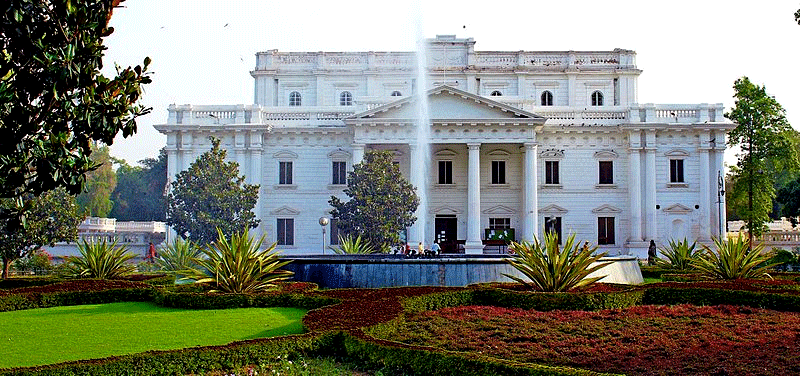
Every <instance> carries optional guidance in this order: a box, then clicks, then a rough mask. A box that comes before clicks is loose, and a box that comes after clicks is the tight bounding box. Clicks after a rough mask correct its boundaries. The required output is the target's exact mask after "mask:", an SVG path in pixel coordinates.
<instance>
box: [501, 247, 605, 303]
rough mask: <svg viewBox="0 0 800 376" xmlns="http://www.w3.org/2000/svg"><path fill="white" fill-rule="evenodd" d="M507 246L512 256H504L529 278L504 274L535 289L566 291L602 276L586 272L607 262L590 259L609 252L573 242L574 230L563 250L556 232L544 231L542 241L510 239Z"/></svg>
mask: <svg viewBox="0 0 800 376" xmlns="http://www.w3.org/2000/svg"><path fill="white" fill-rule="evenodd" d="M509 249H510V250H511V251H512V252H513V253H514V257H512V258H509V259H507V260H508V263H509V264H511V266H513V267H514V268H516V269H517V270H519V271H520V272H521V273H522V274H524V275H525V276H526V277H527V278H528V280H525V279H522V278H519V277H516V276H512V275H508V274H504V275H505V276H506V277H508V278H511V279H513V280H515V281H517V282H520V283H522V284H524V285H526V286H528V287H531V288H533V289H535V290H537V291H546V292H557V291H569V290H571V289H574V288H578V287H584V286H589V285H591V284H593V283H595V282H597V281H599V280H600V279H603V278H604V277H605V276H602V277H592V278H589V277H588V275H589V274H591V273H592V272H594V271H596V270H599V269H601V268H603V267H605V266H606V265H609V264H610V262H605V263H598V264H597V265H594V266H592V263H594V262H595V261H598V260H600V258H602V257H605V256H606V255H607V254H608V253H607V252H603V253H601V254H598V255H594V254H593V253H594V251H595V250H596V249H597V247H596V246H595V247H593V248H591V249H590V248H589V247H587V246H583V247H581V245H580V243H576V242H575V234H572V235H570V236H569V237H568V238H567V240H566V242H565V244H564V248H563V250H562V249H561V245H560V244H559V238H558V235H557V234H556V233H554V232H547V233H545V235H544V243H539V241H538V240H536V239H534V242H533V243H528V242H525V241H522V242H520V243H517V242H512V243H511V246H510V247H509Z"/></svg>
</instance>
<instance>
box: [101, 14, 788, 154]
mask: <svg viewBox="0 0 800 376" xmlns="http://www.w3.org/2000/svg"><path fill="white" fill-rule="evenodd" d="M423 2H424V4H423ZM122 6H123V8H119V9H116V10H115V11H114V15H113V17H112V19H111V26H113V27H114V29H115V32H114V34H112V35H111V36H110V37H108V38H107V39H106V43H105V45H106V46H107V47H108V50H107V51H106V57H105V59H104V64H105V68H104V71H105V72H106V74H111V73H113V72H114V67H115V65H119V66H122V67H126V66H133V65H137V64H141V63H142V61H143V60H144V58H145V57H146V56H149V57H150V58H151V59H152V61H153V62H152V64H151V65H150V68H149V71H150V72H152V79H153V83H152V84H149V85H146V86H145V88H144V95H143V98H142V101H141V103H142V104H143V105H145V106H147V107H152V112H151V113H150V114H149V115H146V116H144V117H141V118H139V119H138V132H137V133H136V134H135V135H134V136H132V137H129V138H127V139H123V138H122V137H121V136H120V137H117V139H116V140H115V141H114V144H113V145H112V146H111V153H112V155H113V156H115V157H117V158H122V159H125V160H126V161H128V163H135V162H137V161H140V160H142V159H145V158H154V157H156V156H157V155H158V151H159V150H160V149H161V148H163V147H164V145H165V143H166V136H164V135H161V134H160V133H158V131H156V130H155V129H154V128H153V125H154V124H164V123H166V122H167V107H168V106H169V105H170V104H173V103H174V104H194V105H221V104H250V103H253V79H252V77H251V76H250V71H251V70H252V69H253V68H254V67H255V54H256V53H257V52H259V51H266V50H271V49H278V50H279V51H331V52H335V51H412V50H414V47H415V43H416V38H417V35H418V34H419V29H420V28H421V30H422V34H423V35H425V37H427V38H433V37H435V36H436V35H437V34H455V35H456V36H457V37H458V38H474V39H475V42H476V44H475V50H476V51H520V50H524V51H568V50H574V51H586V50H612V49H614V48H623V49H630V50H634V51H636V53H637V56H636V60H637V66H638V68H639V69H641V70H642V71H643V72H642V74H641V75H640V76H639V82H638V88H639V92H638V99H639V103H657V104H658V103H660V104H688V103H723V104H724V105H725V108H726V111H727V110H729V109H730V107H731V106H732V105H733V103H734V102H733V98H732V96H733V89H732V86H733V83H734V81H735V80H736V79H737V78H739V77H742V76H748V77H749V78H750V79H751V81H753V82H754V83H756V84H759V85H764V86H766V89H767V92H768V93H769V94H770V95H773V96H774V97H775V98H776V99H777V100H778V102H780V103H781V104H782V105H783V107H784V108H785V109H786V113H787V117H788V119H789V122H790V123H792V125H793V126H794V127H795V128H796V129H800V89H799V88H798V87H800V69H798V66H800V25H797V23H796V22H795V21H794V16H793V15H794V12H795V11H796V10H797V9H798V8H800V1H797V0H768V1H742V0H740V1H717V0H714V1H707V0H700V1H698V0H692V1H685V0H673V1H660V2H651V1H642V0H635V1H614V0H605V1H597V0H594V1H584V0H572V1H547V2H544V1H530V0H526V1H510V0H509V1H503V2H492V1H474V0H462V1H458V2H454V1H438V0H427V1H425V0H412V1H408V0H405V1H393V2H385V1H380V0H370V1H362V0H349V1H344V2H337V1H329V0H326V1H317V0H300V1H256V0H225V1H218V0H217V1H207V0H127V1H125V2H123V3H122ZM726 160H727V161H728V162H729V163H732V161H734V160H735V159H734V157H733V152H731V153H729V155H728V156H726Z"/></svg>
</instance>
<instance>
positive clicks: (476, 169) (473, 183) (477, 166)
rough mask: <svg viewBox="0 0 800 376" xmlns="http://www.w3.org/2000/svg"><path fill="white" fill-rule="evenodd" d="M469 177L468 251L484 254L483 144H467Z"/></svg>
mask: <svg viewBox="0 0 800 376" xmlns="http://www.w3.org/2000/svg"><path fill="white" fill-rule="evenodd" d="M467 148H468V149H469V166H468V168H469V174H468V175H469V178H468V179H467V182H468V187H467V242H466V244H465V246H464V249H465V251H466V253H473V254H482V253H483V243H482V242H481V144H467Z"/></svg>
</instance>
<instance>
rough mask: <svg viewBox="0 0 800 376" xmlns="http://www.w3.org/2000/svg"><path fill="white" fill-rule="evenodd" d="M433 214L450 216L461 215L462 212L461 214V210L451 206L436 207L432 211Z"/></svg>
mask: <svg viewBox="0 0 800 376" xmlns="http://www.w3.org/2000/svg"><path fill="white" fill-rule="evenodd" d="M431 213H433V214H443V215H444V214H448V215H450V214H461V213H462V212H461V210H459V209H457V208H454V207H452V206H450V205H442V206H439V207H436V208H434V209H433V210H431Z"/></svg>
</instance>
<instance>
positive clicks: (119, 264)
mask: <svg viewBox="0 0 800 376" xmlns="http://www.w3.org/2000/svg"><path fill="white" fill-rule="evenodd" d="M78 252H80V254H81V255H80V256H65V257H64V259H65V262H64V265H63V267H62V268H60V269H59V272H60V273H62V274H64V275H65V276H68V277H76V278H97V279H114V278H119V277H121V276H123V275H124V274H127V273H130V272H132V271H134V270H136V266H135V265H133V264H131V263H129V262H128V261H130V260H131V259H133V258H134V255H133V254H131V253H128V247H127V246H125V245H122V246H117V241H116V240H114V241H113V242H111V243H108V242H106V241H105V240H103V241H101V242H90V241H87V240H82V241H80V242H78Z"/></svg>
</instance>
